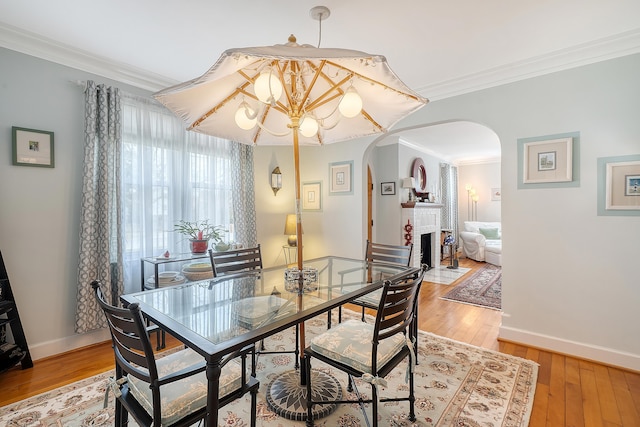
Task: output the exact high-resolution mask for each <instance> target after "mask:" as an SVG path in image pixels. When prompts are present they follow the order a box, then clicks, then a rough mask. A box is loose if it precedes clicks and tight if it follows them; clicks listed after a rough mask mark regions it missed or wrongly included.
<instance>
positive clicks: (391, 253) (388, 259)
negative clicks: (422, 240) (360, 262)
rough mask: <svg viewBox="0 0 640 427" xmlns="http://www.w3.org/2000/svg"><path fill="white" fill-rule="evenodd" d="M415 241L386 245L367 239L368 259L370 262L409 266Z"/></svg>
mask: <svg viewBox="0 0 640 427" xmlns="http://www.w3.org/2000/svg"><path fill="white" fill-rule="evenodd" d="M412 251H413V243H410V244H408V245H407V246H400V245H386V244H382V243H374V242H371V241H369V240H367V254H366V260H367V262H370V263H381V264H391V265H401V266H406V267H408V266H409V263H410V262H411V252H412Z"/></svg>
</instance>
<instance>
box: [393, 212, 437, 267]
mask: <svg viewBox="0 0 640 427" xmlns="http://www.w3.org/2000/svg"><path fill="white" fill-rule="evenodd" d="M441 208H442V205H440V204H435V203H416V204H415V205H414V206H413V207H403V208H402V229H401V232H402V242H403V243H404V244H407V243H408V242H411V243H413V254H412V255H411V263H410V265H411V266H412V267H420V264H421V263H422V261H421V260H422V256H423V249H422V248H423V247H424V246H423V243H424V245H428V248H430V250H428V251H426V252H427V253H429V252H430V254H429V255H428V256H429V258H430V259H429V260H425V261H426V262H427V264H428V265H429V268H433V267H437V266H438V265H440V231H441V227H440V215H441V213H440V210H441Z"/></svg>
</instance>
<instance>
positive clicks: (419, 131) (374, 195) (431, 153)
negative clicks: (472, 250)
mask: <svg viewBox="0 0 640 427" xmlns="http://www.w3.org/2000/svg"><path fill="white" fill-rule="evenodd" d="M393 144H398V145H399V146H401V147H399V148H398V149H397V150H395V151H393V150H392V151H388V150H387V151H385V153H386V155H385V158H384V159H383V160H380V159H379V158H377V157H376V151H377V149H378V151H380V150H379V149H380V148H381V147H383V146H385V145H393ZM389 153H391V154H389ZM394 156H395V157H394ZM415 157H425V158H427V157H428V158H429V159H431V160H430V161H431V171H430V172H429V175H430V177H429V180H430V182H437V183H438V184H437V185H438V186H439V183H440V175H439V163H440V162H442V163H450V164H453V165H455V166H456V167H457V170H458V174H459V176H461V177H462V179H459V180H458V185H457V190H458V191H457V192H458V198H457V203H458V206H457V212H458V218H459V220H458V221H457V225H458V228H460V226H461V225H462V224H463V223H464V221H466V220H469V219H470V218H468V216H467V212H468V210H467V208H468V206H467V192H466V190H465V186H466V185H468V184H470V183H471V184H472V185H474V186H475V188H476V191H477V194H478V196H479V201H477V202H476V203H477V208H478V209H477V212H481V213H482V215H486V216H487V217H486V218H478V219H479V220H487V221H489V220H492V221H496V220H497V221H500V220H501V207H500V205H501V203H500V201H497V200H495V198H494V200H492V197H491V194H492V192H493V191H494V190H496V189H499V188H500V187H501V148H500V141H499V138H498V136H497V134H496V133H495V132H494V131H493V130H491V129H490V128H488V127H487V126H484V125H482V124H478V123H474V122H470V121H465V120H457V121H446V122H437V123H431V124H427V125H423V126H416V127H411V128H404V129H397V130H394V131H392V132H389V133H388V134H385V135H384V136H381V137H379V138H377V139H376V140H374V141H373V142H372V143H371V144H370V145H369V147H368V148H367V150H365V153H364V158H363V162H364V163H363V164H365V165H367V168H366V174H367V193H366V194H367V198H366V204H367V218H366V219H364V218H363V224H366V230H363V232H364V234H366V235H367V236H368V238H370V239H372V240H376V241H381V242H383V243H390V244H398V243H401V242H400V235H401V232H400V228H401V225H400V219H399V213H398V211H400V209H398V208H397V207H398V204H399V203H400V202H401V201H406V193H407V191H406V190H404V189H402V188H401V181H402V178H405V177H408V176H410V175H409V170H410V165H411V161H412V160H413V159H414V158H415ZM394 161H395V163H396V164H395V165H394V164H392V163H394ZM481 165H482V166H481ZM383 169H384V170H383ZM389 169H391V170H392V172H391V173H389ZM363 178H364V176H363ZM387 180H392V181H395V182H396V193H397V196H396V197H395V198H392V197H389V196H381V195H379V194H378V192H377V191H375V189H376V188H377V187H378V186H379V185H380V182H381V181H387ZM432 191H434V190H432ZM435 191H436V193H438V191H439V188H436V189H435ZM389 203H392V204H393V207H389V206H388V204H389ZM394 212H395V216H394ZM378 227H385V230H386V229H388V228H389V227H391V228H393V229H394V230H398V231H397V232H396V231H394V233H393V236H391V237H390V235H389V233H388V232H386V231H385V233H380V232H379V231H380V228H378ZM380 239H382V240H380ZM384 239H391V240H390V241H388V242H384ZM392 239H396V240H395V241H393V240H392Z"/></svg>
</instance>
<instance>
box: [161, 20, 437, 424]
mask: <svg viewBox="0 0 640 427" xmlns="http://www.w3.org/2000/svg"><path fill="white" fill-rule="evenodd" d="M319 8H320V9H319V11H318V9H317V8H314V9H312V11H311V16H312V17H313V18H314V19H317V20H320V21H321V20H322V19H323V18H326V17H327V16H328V15H329V10H328V9H326V8H323V7H319ZM314 10H315V12H314ZM154 98H156V99H157V100H158V101H159V102H161V103H162V104H164V105H165V106H166V107H167V108H168V109H169V110H171V111H173V112H174V114H176V115H177V116H178V117H180V118H182V120H183V121H184V122H185V123H186V124H187V126H188V127H187V129H188V130H191V131H194V132H200V133H204V134H208V135H214V136H217V137H221V138H225V139H228V140H232V141H236V142H239V143H243V144H250V145H291V144H293V157H294V172H295V173H294V180H295V197H296V199H295V213H296V231H297V233H296V235H297V240H298V249H297V255H298V257H297V270H298V273H299V275H298V296H299V297H298V304H299V305H300V304H301V301H302V298H301V295H302V292H304V280H303V275H302V271H303V258H302V247H303V242H302V217H301V204H300V146H302V145H323V144H330V143H334V142H339V141H345V140H349V139H353V138H359V137H363V136H367V135H372V134H380V133H384V132H387V131H388V129H389V128H391V127H392V126H393V125H394V124H396V123H397V122H398V121H399V120H401V119H402V118H404V117H406V116H407V115H409V114H411V113H412V112H414V111H416V110H418V109H420V108H422V107H423V106H424V105H425V104H426V103H427V102H428V100H427V99H425V98H423V97H422V96H420V95H418V94H417V93H415V92H414V91H412V90H411V89H410V88H409V87H407V86H406V85H405V84H404V83H403V82H402V81H401V80H400V79H398V77H397V76H396V74H395V73H394V72H393V71H392V70H391V68H390V67H389V65H388V64H387V61H386V58H385V57H384V56H381V55H372V54H368V53H365V52H360V51H355V50H348V49H338V48H335V49H334V48H331V49H328V48H320V47H314V46H310V45H300V44H298V43H297V42H296V39H295V37H293V35H292V36H290V37H289V41H288V43H286V44H283V45H274V46H261V47H247V48H235V49H228V50H226V51H225V52H223V54H222V55H221V56H220V58H219V59H218V60H217V61H216V63H215V64H214V65H213V66H212V67H211V68H210V69H209V70H208V71H207V72H206V73H205V74H203V75H202V76H200V77H197V78H195V79H192V80H189V81H187V82H184V83H181V84H178V85H175V86H172V87H169V88H167V89H164V90H162V91H160V92H157V93H155V94H154ZM283 287H284V277H283ZM299 308H301V307H299ZM299 326H300V335H299V336H300V349H301V350H302V351H301V352H300V360H301V365H302V363H304V354H303V351H304V347H305V344H306V341H305V330H304V322H301V323H300V325H299ZM302 366H303V365H302ZM300 372H304V370H301V371H300ZM316 375H317V376H320V377H319V378H316V379H314V380H312V382H313V385H314V388H315V387H316V386H317V387H322V388H323V389H322V390H319V391H318V395H326V396H331V395H332V394H335V393H340V394H341V393H342V391H341V386H340V384H339V383H338V381H337V380H336V379H335V378H333V377H331V376H329V375H327V374H324V373H321V372H319V371H318V372H316V371H314V372H313V373H312V378H314V377H315V376H316ZM313 392H314V393H316V391H315V390H314V391H313ZM294 396H295V397H296V398H293V397H294ZM328 400H331V399H330V398H329V399H328ZM267 401H268V403H269V405H270V406H271V408H272V409H273V410H274V411H275V412H276V413H277V414H278V415H281V416H283V417H285V418H289V419H297V420H304V419H306V416H307V415H306V385H304V384H303V378H302V375H301V374H300V373H299V372H295V371H292V372H288V373H286V374H283V375H282V376H281V378H280V377H279V378H277V379H276V381H274V382H273V383H272V384H271V386H270V387H269V390H268V391H267ZM334 406H335V405H334ZM315 407H316V408H318V411H319V412H317V413H314V418H319V417H321V416H324V415H328V414H329V413H330V412H331V411H333V408H331V405H315Z"/></svg>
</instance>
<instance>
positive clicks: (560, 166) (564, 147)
mask: <svg viewBox="0 0 640 427" xmlns="http://www.w3.org/2000/svg"><path fill="white" fill-rule="evenodd" d="M572 143H573V138H560V139H552V140H547V141H535V142H527V143H525V144H524V151H523V155H524V157H523V159H522V166H523V169H522V171H523V177H522V182H523V183H525V184H534V183H544V182H567V181H571V180H572V179H573V174H572V164H573V157H572V154H573V153H572V145H573V144H572Z"/></svg>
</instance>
